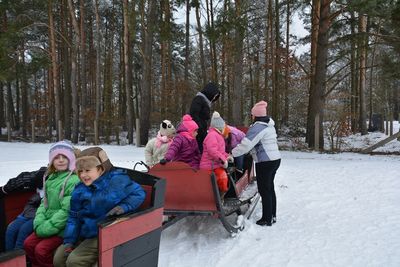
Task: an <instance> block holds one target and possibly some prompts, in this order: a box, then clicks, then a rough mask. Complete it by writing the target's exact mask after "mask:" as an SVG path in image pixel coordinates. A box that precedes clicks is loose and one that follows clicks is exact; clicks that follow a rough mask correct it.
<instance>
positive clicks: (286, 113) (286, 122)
mask: <svg viewBox="0 0 400 267" xmlns="http://www.w3.org/2000/svg"><path fill="white" fill-rule="evenodd" d="M290 16H291V15H290V1H289V0H288V1H287V3H286V64H285V90H284V91H285V108H284V112H283V118H282V123H283V124H284V125H289V79H290V75H289V73H290V72H289V68H290V54H289V52H290V51H289V46H290Z"/></svg>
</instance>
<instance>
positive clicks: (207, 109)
mask: <svg viewBox="0 0 400 267" xmlns="http://www.w3.org/2000/svg"><path fill="white" fill-rule="evenodd" d="M219 95H220V91H219V89H218V85H217V84H215V83H212V82H210V83H208V84H207V85H206V86H204V88H203V90H201V92H198V93H197V94H196V96H195V97H194V98H193V100H192V104H191V105H190V111H189V113H190V116H192V118H193V120H194V121H195V122H196V123H197V125H198V126H199V129H198V134H197V137H196V139H197V143H198V145H199V149H200V152H203V141H204V139H205V138H206V135H207V126H208V121H209V120H210V118H211V104H212V103H213V102H215V101H217V100H218V98H219Z"/></svg>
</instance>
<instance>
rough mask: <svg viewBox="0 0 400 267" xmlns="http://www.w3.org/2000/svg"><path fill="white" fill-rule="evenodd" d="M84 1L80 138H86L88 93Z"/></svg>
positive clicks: (81, 40)
mask: <svg viewBox="0 0 400 267" xmlns="http://www.w3.org/2000/svg"><path fill="white" fill-rule="evenodd" d="M84 3H85V1H84V0H80V6H79V10H80V34H79V36H80V63H81V67H80V72H79V73H80V81H81V105H82V106H81V107H82V115H81V116H83V120H82V128H81V131H80V134H81V138H82V139H83V140H85V139H86V120H89V119H90V118H89V116H88V114H89V111H90V110H89V109H90V106H89V105H88V99H89V97H88V96H89V95H88V92H87V71H86V26H85V24H86V23H85V6H84Z"/></svg>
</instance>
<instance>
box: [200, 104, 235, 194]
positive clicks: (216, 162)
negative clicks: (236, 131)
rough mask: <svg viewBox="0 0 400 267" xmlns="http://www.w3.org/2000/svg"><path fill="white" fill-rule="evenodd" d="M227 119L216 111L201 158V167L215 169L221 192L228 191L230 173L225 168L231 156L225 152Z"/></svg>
mask: <svg viewBox="0 0 400 267" xmlns="http://www.w3.org/2000/svg"><path fill="white" fill-rule="evenodd" d="M224 128H225V121H224V120H223V119H222V118H221V116H220V115H219V113H218V112H216V111H214V113H213V115H212V118H211V122H210V129H209V130H208V134H207V136H206V138H205V139H204V142H203V154H202V156H201V160H200V169H203V170H210V171H211V170H214V172H215V175H216V178H217V184H218V188H219V190H220V192H221V193H225V192H226V191H228V175H227V174H226V171H225V169H226V168H227V167H228V158H229V159H230V156H229V154H228V153H226V152H225V140H224V137H223V135H222V132H223V130H224Z"/></svg>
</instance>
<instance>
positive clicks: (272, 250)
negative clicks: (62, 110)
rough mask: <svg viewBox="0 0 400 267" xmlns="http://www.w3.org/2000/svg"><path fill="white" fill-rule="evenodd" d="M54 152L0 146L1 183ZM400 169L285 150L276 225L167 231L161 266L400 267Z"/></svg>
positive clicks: (375, 159) (387, 162) (126, 152)
mask: <svg viewBox="0 0 400 267" xmlns="http://www.w3.org/2000/svg"><path fill="white" fill-rule="evenodd" d="M49 147H50V144H27V143H5V142H0V149H1V151H2V153H1V155H0V173H1V178H0V184H4V183H5V182H6V181H7V180H8V179H9V178H11V177H14V176H15V175H17V174H18V173H20V172H21V171H26V170H36V169H38V168H39V167H40V166H44V165H45V164H46V163H47V157H48V149H49ZM78 147H79V148H81V149H83V148H85V147H84V146H78ZM101 147H102V148H104V149H105V150H106V152H107V153H108V155H109V157H110V159H111V161H112V162H113V163H114V165H117V166H122V167H130V168H132V167H133V165H134V164H135V163H136V162H137V161H140V160H143V159H144V156H143V154H144V153H143V152H144V149H143V148H136V147H135V146H111V145H110V146H106V145H104V146H103V145H102V146H101ZM399 163H400V158H399V156H394V155H385V156H370V155H361V154H355V153H341V154H320V153H316V152H289V151H283V152H282V164H281V167H280V168H279V170H278V172H277V175H276V179H275V189H276V194H277V200H278V214H277V216H278V218H277V219H278V221H277V223H276V224H274V225H273V226H272V227H260V226H258V225H256V224H255V221H256V220H257V219H258V218H259V217H260V216H261V205H260V204H259V205H258V206H257V207H256V210H255V212H254V214H253V217H251V218H250V220H246V222H245V229H244V230H243V231H242V232H240V233H239V234H237V235H236V236H234V237H231V236H230V235H229V234H228V233H227V232H226V231H225V229H224V228H223V226H222V224H221V223H220V222H219V221H218V220H217V219H215V218H210V217H190V218H186V219H183V220H181V221H179V222H177V223H176V224H174V225H172V226H170V227H169V228H168V229H165V230H164V231H163V232H162V237H161V244H160V254H159V266H160V267H168V266H171V267H172V266H173V267H177V266H193V267H196V266H210V267H211V266H212V267H214V266H215V267H218V266H221V267H224V266H233V267H244V266H252V267H253V266H256V267H258V266H260V267H265V266H268V267H273V266H288V267H291V266H296V267H297V266H360V267H361V266H362V267H364V266H400V227H399V225H400V209H399V203H400V179H399V174H398V169H397V167H398V166H399ZM189 190H190V189H189Z"/></svg>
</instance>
